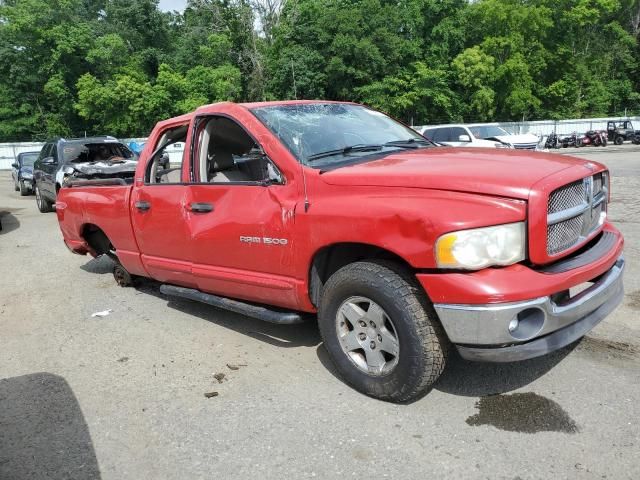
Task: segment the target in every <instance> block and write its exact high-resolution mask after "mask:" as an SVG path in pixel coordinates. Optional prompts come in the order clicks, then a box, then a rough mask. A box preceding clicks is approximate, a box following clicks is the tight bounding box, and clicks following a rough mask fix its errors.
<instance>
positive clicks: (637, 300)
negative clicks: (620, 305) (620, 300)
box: [627, 290, 640, 310]
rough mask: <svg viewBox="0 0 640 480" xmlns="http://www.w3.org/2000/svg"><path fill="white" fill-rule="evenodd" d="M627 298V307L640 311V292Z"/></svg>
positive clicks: (632, 293)
mask: <svg viewBox="0 0 640 480" xmlns="http://www.w3.org/2000/svg"><path fill="white" fill-rule="evenodd" d="M627 297H629V303H628V305H629V306H630V307H631V308H633V309H634V310H640V290H636V291H635V292H631V293H629V294H627Z"/></svg>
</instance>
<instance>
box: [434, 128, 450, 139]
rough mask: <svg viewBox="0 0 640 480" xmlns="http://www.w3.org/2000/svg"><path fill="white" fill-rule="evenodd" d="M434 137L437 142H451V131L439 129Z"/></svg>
mask: <svg viewBox="0 0 640 480" xmlns="http://www.w3.org/2000/svg"><path fill="white" fill-rule="evenodd" d="M436 137H438V140H436V141H437V142H451V141H452V140H451V129H450V128H439V129H438V133H437V134H436Z"/></svg>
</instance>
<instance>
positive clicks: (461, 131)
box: [449, 127, 471, 142]
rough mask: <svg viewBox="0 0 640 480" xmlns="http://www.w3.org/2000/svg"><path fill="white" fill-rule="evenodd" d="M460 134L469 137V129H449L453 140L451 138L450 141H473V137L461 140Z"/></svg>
mask: <svg viewBox="0 0 640 480" xmlns="http://www.w3.org/2000/svg"><path fill="white" fill-rule="evenodd" d="M460 135H466V136H467V137H468V136H469V133H467V131H466V130H465V129H464V128H460V127H453V128H450V129H449V136H450V137H451V140H449V141H450V142H469V141H471V139H469V140H460Z"/></svg>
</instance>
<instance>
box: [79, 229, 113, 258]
mask: <svg viewBox="0 0 640 480" xmlns="http://www.w3.org/2000/svg"><path fill="white" fill-rule="evenodd" d="M80 236H81V237H82V238H83V239H84V240H85V242H87V245H89V248H91V250H92V252H94V253H95V256H96V257H97V256H100V255H104V254H108V253H110V252H111V251H113V250H114V247H113V244H112V243H111V240H110V239H109V237H108V236H107V234H106V233H104V230H102V229H101V228H100V227H99V226H98V225H95V224H93V223H85V224H84V225H83V226H82V228H81V229H80Z"/></svg>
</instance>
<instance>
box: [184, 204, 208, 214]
mask: <svg viewBox="0 0 640 480" xmlns="http://www.w3.org/2000/svg"><path fill="white" fill-rule="evenodd" d="M189 210H191V211H192V212H195V213H209V212H213V205H212V204H210V203H192V204H191V205H189Z"/></svg>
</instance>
